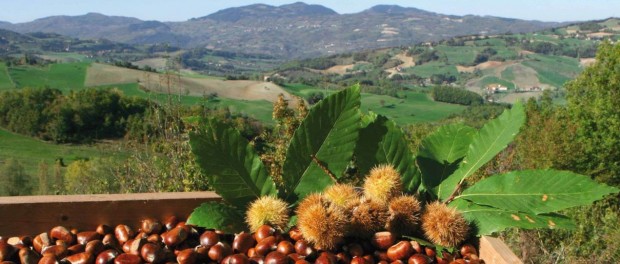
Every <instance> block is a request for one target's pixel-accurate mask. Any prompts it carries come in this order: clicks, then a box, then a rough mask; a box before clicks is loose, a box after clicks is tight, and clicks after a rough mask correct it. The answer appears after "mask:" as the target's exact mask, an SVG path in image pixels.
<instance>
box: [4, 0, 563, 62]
mask: <svg viewBox="0 0 620 264" xmlns="http://www.w3.org/2000/svg"><path fill="white" fill-rule="evenodd" d="M558 25H559V24H558V23H552V22H540V21H526V20H517V19H507V18H500V17H491V16H471V15H468V16H450V15H443V14H437V13H433V12H427V11H424V10H420V9H416V8H405V7H400V6H390V5H379V6H375V7H372V8H370V9H368V10H364V11H362V12H359V13H354V14H338V13H336V12H335V11H333V10H331V9H328V8H326V7H323V6H319V5H308V4H305V3H301V2H298V3H294V4H289V5H282V6H270V5H262V4H257V5H249V6H243V7H236V8H229V9H225V10H221V11H219V12H216V13H213V14H211V15H207V16H204V17H200V18H195V19H190V20H188V21H184V22H159V21H143V20H139V19H136V18H129V17H118V16H106V15H103V14H98V13H88V14H85V15H82V16H52V17H46V18H41V19H37V20H35V21H32V22H26V23H17V24H10V23H9V24H7V23H2V24H0V28H5V29H9V30H13V31H16V32H19V33H32V32H46V33H57V34H62V35H66V36H70V37H75V38H83V39H98V38H107V39H109V40H113V41H117V42H123V43H129V44H154V43H169V44H171V45H174V46H179V47H182V48H194V47H205V46H206V47H208V48H210V49H215V50H226V51H234V52H245V53H259V54H268V55H274V56H278V57H280V58H302V57H312V56H320V55H328V54H333V53H343V52H351V51H356V50H364V49H374V48H381V47H394V46H401V45H410V44H411V43H417V42H424V41H437V40H441V39H445V38H447V37H453V36H460V35H468V34H499V33H504V32H515V33H517V32H533V31H537V30H541V29H546V28H551V27H554V26H558Z"/></svg>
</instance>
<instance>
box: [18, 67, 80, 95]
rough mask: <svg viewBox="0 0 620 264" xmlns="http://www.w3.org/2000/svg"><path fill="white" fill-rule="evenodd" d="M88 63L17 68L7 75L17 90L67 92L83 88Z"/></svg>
mask: <svg viewBox="0 0 620 264" xmlns="http://www.w3.org/2000/svg"><path fill="white" fill-rule="evenodd" d="M88 65H90V63H89V62H77V63H57V64H51V65H48V66H45V67H37V66H17V67H11V68H10V69H9V74H10V75H11V78H12V79H13V82H14V83H15V85H16V86H17V88H26V87H30V88H43V87H51V88H56V89H59V90H61V91H63V92H68V91H71V90H75V89H83V88H84V80H85V78H86V68H87V67H88Z"/></svg>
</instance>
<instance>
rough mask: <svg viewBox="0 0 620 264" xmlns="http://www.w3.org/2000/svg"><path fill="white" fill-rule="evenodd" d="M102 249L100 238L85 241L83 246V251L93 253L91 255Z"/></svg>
mask: <svg viewBox="0 0 620 264" xmlns="http://www.w3.org/2000/svg"><path fill="white" fill-rule="evenodd" d="M103 250H105V246H104V245H103V243H102V242H101V240H93V241H90V242H88V243H86V246H85V247H84V252H88V253H91V254H93V256H97V255H99V253H101V252H102V251H103Z"/></svg>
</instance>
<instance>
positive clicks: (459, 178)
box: [435, 103, 525, 200]
mask: <svg viewBox="0 0 620 264" xmlns="http://www.w3.org/2000/svg"><path fill="white" fill-rule="evenodd" d="M524 123H525V110H524V108H523V104H521V103H516V104H515V105H513V106H512V109H510V110H505V111H504V112H503V113H502V114H501V115H500V116H499V117H498V118H496V119H493V120H491V121H489V122H488V123H486V124H485V125H484V126H483V127H482V129H480V131H478V133H476V134H475V135H474V136H473V138H472V141H471V144H470V145H469V149H468V151H467V155H465V158H463V160H462V161H461V163H460V164H459V168H458V169H457V170H456V171H455V172H454V173H452V175H450V176H448V178H446V179H445V180H444V181H442V182H441V184H439V187H437V188H436V190H435V191H436V192H435V193H436V194H437V197H439V199H440V200H446V199H448V198H449V197H450V195H451V194H452V192H454V190H455V189H456V187H457V186H458V185H459V184H460V183H462V182H463V181H464V180H465V179H466V178H467V177H469V176H471V175H472V174H474V172H476V171H477V170H478V169H480V168H481V167H482V166H484V164H486V163H487V162H489V161H490V160H492V159H493V158H494V157H495V156H496V155H497V154H499V153H500V152H501V151H502V150H504V149H505V148H506V147H507V146H508V144H510V142H512V140H514V138H515V136H516V135H517V134H518V133H519V130H520V129H521V126H523V124H524Z"/></svg>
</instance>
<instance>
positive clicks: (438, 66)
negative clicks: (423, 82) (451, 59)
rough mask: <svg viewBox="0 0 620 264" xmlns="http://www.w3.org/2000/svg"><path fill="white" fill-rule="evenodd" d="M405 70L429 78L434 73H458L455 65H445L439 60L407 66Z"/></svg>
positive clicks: (455, 74) (456, 74)
mask: <svg viewBox="0 0 620 264" xmlns="http://www.w3.org/2000/svg"><path fill="white" fill-rule="evenodd" d="M406 72H407V73H413V74H415V75H417V76H420V77H422V78H429V77H431V76H433V75H435V74H446V75H453V76H458V75H459V72H458V71H457V70H456V66H455V65H447V64H445V63H443V62H439V61H432V62H429V63H424V64H422V65H418V66H415V67H411V68H407V69H406Z"/></svg>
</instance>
